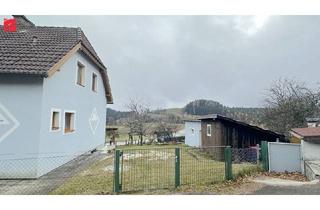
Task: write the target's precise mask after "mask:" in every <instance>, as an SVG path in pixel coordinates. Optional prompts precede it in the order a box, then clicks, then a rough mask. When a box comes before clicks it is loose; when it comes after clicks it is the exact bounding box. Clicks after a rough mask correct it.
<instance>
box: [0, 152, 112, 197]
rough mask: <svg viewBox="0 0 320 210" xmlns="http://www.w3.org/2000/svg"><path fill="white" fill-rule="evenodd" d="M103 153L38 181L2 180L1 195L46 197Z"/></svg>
mask: <svg viewBox="0 0 320 210" xmlns="http://www.w3.org/2000/svg"><path fill="white" fill-rule="evenodd" d="M105 156H106V154H104V152H101V151H96V152H93V153H90V152H89V153H86V154H83V155H81V156H79V157H77V158H75V159H73V160H72V161H70V162H68V163H66V164H64V165H62V166H60V167H59V168H57V169H55V170H53V171H51V172H49V173H48V174H46V175H44V176H42V177H40V178H38V179H25V180H21V179H18V180H0V195H45V194H48V193H50V192H51V191H52V190H54V189H56V188H57V187H59V186H60V185H62V184H63V183H64V182H65V181H66V180H67V179H69V178H71V177H72V176H74V175H75V174H77V173H79V172H80V171H83V170H85V169H86V168H87V167H88V166H90V165H91V164H92V163H94V162H95V161H97V160H100V159H102V158H103V157H105Z"/></svg>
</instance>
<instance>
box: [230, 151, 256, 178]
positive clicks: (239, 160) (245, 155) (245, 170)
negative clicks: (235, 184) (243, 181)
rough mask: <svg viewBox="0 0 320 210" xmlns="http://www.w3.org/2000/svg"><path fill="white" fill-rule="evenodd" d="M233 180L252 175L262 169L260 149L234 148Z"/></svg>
mask: <svg viewBox="0 0 320 210" xmlns="http://www.w3.org/2000/svg"><path fill="white" fill-rule="evenodd" d="M231 151H232V174H233V178H237V177H239V176H243V175H245V174H250V173H253V172H255V171H259V170H260V169H261V166H260V162H259V152H260V151H259V147H251V148H232V149H231Z"/></svg>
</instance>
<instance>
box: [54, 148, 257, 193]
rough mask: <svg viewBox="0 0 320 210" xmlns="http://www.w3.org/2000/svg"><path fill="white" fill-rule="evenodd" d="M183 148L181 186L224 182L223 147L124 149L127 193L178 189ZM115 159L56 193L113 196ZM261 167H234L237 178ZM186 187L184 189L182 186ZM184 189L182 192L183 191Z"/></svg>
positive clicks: (99, 165) (90, 171)
mask: <svg viewBox="0 0 320 210" xmlns="http://www.w3.org/2000/svg"><path fill="white" fill-rule="evenodd" d="M177 147H179V148H181V150H180V152H181V161H180V164H181V165H180V176H181V186H192V185H195V186H200V185H211V184H215V183H221V182H223V181H224V173H225V163H224V160H223V148H215V149H210V150H200V149H195V148H189V147H187V146H185V145H163V146H159V145H157V146H156V145H148V146H147V145H144V146H138V145H134V146H121V147H118V149H121V150H122V151H123V156H122V157H121V158H122V163H123V164H122V168H121V171H122V173H121V176H122V177H121V180H122V191H123V192H136V191H140V192H143V191H145V190H152V189H166V190H168V192H171V191H173V190H174V183H175V148H177ZM113 164H114V159H113V157H112V156H110V157H108V158H105V159H103V160H100V161H98V162H96V163H95V164H93V165H92V166H90V167H89V168H88V169H87V170H85V171H83V172H82V173H80V174H78V175H77V176H75V177H73V178H71V179H70V180H69V181H67V182H66V183H65V184H64V185H62V186H61V187H59V188H58V189H56V190H55V191H54V192H52V194H111V193H112V191H113ZM256 170H258V167H257V165H254V164H249V163H242V164H233V173H234V175H235V176H241V175H244V174H246V173H252V172H253V171H256ZM182 188H183V187H182ZM182 188H181V189H182Z"/></svg>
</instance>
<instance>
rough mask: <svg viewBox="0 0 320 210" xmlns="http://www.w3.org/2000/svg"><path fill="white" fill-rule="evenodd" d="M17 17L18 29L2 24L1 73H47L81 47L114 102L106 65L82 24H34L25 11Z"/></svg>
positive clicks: (43, 75)
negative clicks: (62, 25)
mask: <svg viewBox="0 0 320 210" xmlns="http://www.w3.org/2000/svg"><path fill="white" fill-rule="evenodd" d="M14 18H15V19H16V22H17V32H5V31H4V30H3V26H2V25H0V73H3V74H23V75H40V76H42V77H48V76H49V72H50V70H52V68H53V67H54V66H55V65H56V64H57V63H58V62H59V61H61V60H62V59H63V58H64V57H65V56H66V55H67V54H68V53H69V52H70V51H72V50H73V49H74V50H78V49H79V50H80V51H81V52H83V53H84V54H85V55H86V56H87V57H88V58H89V60H91V61H92V62H93V63H94V64H95V65H96V66H97V67H98V69H99V71H100V73H101V76H102V78H103V83H104V87H105V94H106V98H107V101H108V103H113V97H112V93H111V88H110V84H109V78H108V75H107V68H106V67H105V66H104V64H103V62H102V61H101V59H100V58H99V56H98V54H97V53H96V52H95V50H94V48H93V47H92V45H91V44H90V42H89V40H88V39H87V37H86V36H85V34H84V33H83V31H82V30H81V28H76V27H47V26H35V25H34V24H33V23H32V22H31V21H30V20H28V19H27V18H26V17H25V16H23V15H14ZM77 46H78V47H79V48H76V47H77Z"/></svg>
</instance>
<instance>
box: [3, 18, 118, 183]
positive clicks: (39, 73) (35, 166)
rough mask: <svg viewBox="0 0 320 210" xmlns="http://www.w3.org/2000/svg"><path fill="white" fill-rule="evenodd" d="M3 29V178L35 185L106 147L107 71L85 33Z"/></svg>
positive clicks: (22, 21)
mask: <svg viewBox="0 0 320 210" xmlns="http://www.w3.org/2000/svg"><path fill="white" fill-rule="evenodd" d="M14 18H15V19H16V21H17V32H5V31H4V30H3V26H0V178H37V177H40V176H42V175H43V174H45V173H47V172H49V171H51V170H53V169H54V168H56V167H58V166H60V165H62V164H64V163H66V162H68V161H70V160H72V159H74V158H75V157H77V156H79V155H80V154H83V153H85V152H87V151H91V150H93V149H95V148H96V147H97V146H99V145H102V144H104V141H105V119H106V105H107V104H110V103H113V98H112V94H111V89H110V85H109V79H108V75H107V69H106V67H105V65H104V64H103V62H102V61H101V60H100V58H99V57H98V55H97V53H96V52H95V50H94V49H93V47H92V46H91V44H90V42H89V41H88V39H87V38H86V36H85V35H84V33H83V31H82V30H81V29H80V28H67V27H43V26H35V25H34V24H33V23H32V22H31V21H29V20H28V19H27V18H26V17H25V16H14Z"/></svg>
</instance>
